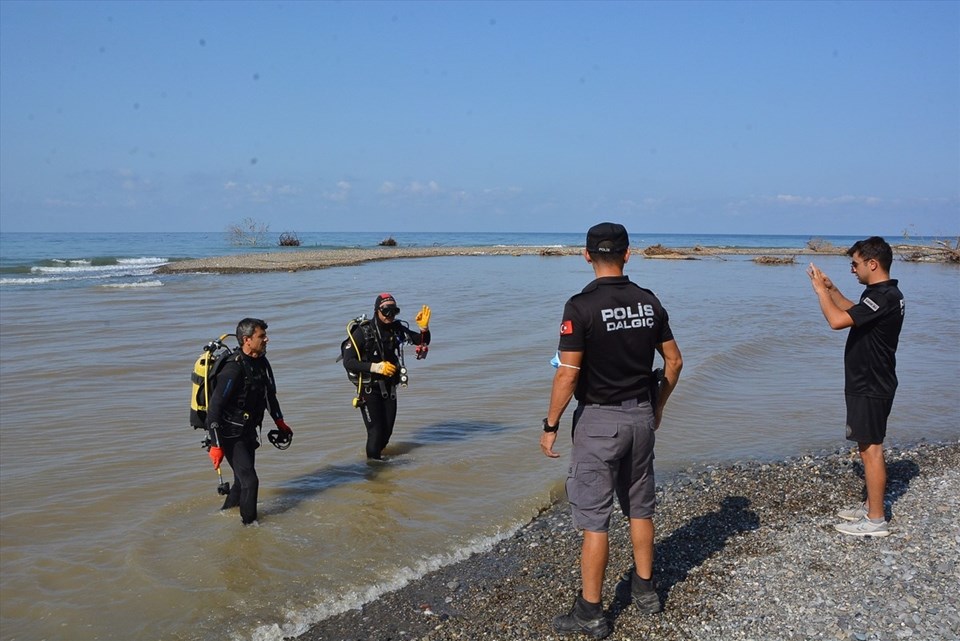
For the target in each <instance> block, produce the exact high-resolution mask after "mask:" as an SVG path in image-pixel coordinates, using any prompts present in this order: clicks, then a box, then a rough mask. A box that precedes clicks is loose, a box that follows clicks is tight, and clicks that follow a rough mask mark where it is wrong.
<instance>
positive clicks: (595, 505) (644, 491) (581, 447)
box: [566, 400, 656, 532]
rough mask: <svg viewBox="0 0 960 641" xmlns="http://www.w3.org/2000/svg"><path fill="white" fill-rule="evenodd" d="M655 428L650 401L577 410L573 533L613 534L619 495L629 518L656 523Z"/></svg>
mask: <svg viewBox="0 0 960 641" xmlns="http://www.w3.org/2000/svg"><path fill="white" fill-rule="evenodd" d="M654 425H655V420H654V416H653V408H652V407H651V406H650V403H649V402H646V401H643V402H637V401H635V400H632V401H624V402H623V403H622V404H621V405H580V406H578V407H577V409H576V411H575V412H574V414H573V451H572V452H571V454H570V469H569V471H568V473H567V483H566V489H567V500H569V501H570V506H571V508H572V512H573V524H574V527H576V528H577V529H582V530H589V531H591V532H606V531H607V530H609V529H610V516H611V514H612V513H613V495H614V493H616V495H617V498H618V499H619V501H620V509H622V510H623V513H624V515H626V516H627V517H629V518H635V519H648V518H652V517H653V513H654V508H655V505H656V499H655V496H654V492H655V487H654V475H653V446H654V444H655V442H656V436H655V434H656V432H655V431H654Z"/></svg>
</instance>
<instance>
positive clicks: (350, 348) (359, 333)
mask: <svg viewBox="0 0 960 641" xmlns="http://www.w3.org/2000/svg"><path fill="white" fill-rule="evenodd" d="M351 336H353V341H351V340H350V339H349V338H348V339H347V340H346V341H345V342H344V344H343V349H342V350H341V353H342V354H343V367H344V368H345V369H346V370H347V371H348V372H356V373H358V374H359V373H369V372H370V363H368V362H367V361H364V360H363V358H364V357H365V356H366V354H365V353H364V350H365V346H364V338H363V330H362V329H360V328H356V329H354V330H353V332H352V333H351ZM354 345H356V346H357V347H358V348H359V349H360V356H357V350H356V349H355V348H354Z"/></svg>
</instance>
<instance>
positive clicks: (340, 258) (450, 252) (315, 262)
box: [154, 245, 846, 274]
mask: <svg viewBox="0 0 960 641" xmlns="http://www.w3.org/2000/svg"><path fill="white" fill-rule="evenodd" d="M582 251H583V248H582V247H537V246H523V247H368V248H351V249H314V250H299V249H291V250H289V251H276V252H269V253H263V254H238V255H235V256H218V257H213V258H195V259H189V260H181V261H176V262H171V263H167V264H166V265H162V266H160V267H159V268H157V269H156V270H154V273H156V274H183V273H210V274H250V273H264V272H297V271H303V270H313V269H325V268H328V267H344V266H349V265H360V264H362V263H368V262H373V261H380V260H391V259H396V258H433V257H437V256H579V255H580V254H581V252H582ZM631 251H632V252H633V255H634V256H638V257H642V258H651V259H681V260H696V259H698V258H712V257H722V256H784V257H795V256H830V255H842V254H844V253H845V252H846V250H845V249H843V248H830V249H826V248H825V249H820V250H812V249H809V248H783V247H780V248H775V247H701V246H699V245H698V246H696V247H678V248H664V247H661V246H659V245H653V246H651V247H647V248H643V249H641V248H638V247H633V248H631Z"/></svg>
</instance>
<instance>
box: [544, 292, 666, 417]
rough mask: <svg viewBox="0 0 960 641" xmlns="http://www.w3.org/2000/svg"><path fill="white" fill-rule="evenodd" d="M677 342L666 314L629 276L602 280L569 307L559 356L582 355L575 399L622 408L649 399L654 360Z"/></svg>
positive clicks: (654, 296)
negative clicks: (668, 344)
mask: <svg viewBox="0 0 960 641" xmlns="http://www.w3.org/2000/svg"><path fill="white" fill-rule="evenodd" d="M671 340H673V332H671V331H670V322H669V318H668V316H667V311H666V310H665V309H664V308H663V306H662V305H661V304H660V301H659V299H657V297H656V295H654V293H653V292H651V291H650V290H649V289H644V288H642V287H640V286H639V285H637V284H635V283H632V282H630V279H629V277H627V276H610V277H604V278H598V279H596V280H594V281H593V282H592V283H590V284H589V285H587V286H586V287H585V288H584V289H583V291H582V292H580V293H579V294H576V295H575V296H573V297H572V298H570V300H568V301H567V304H566V306H565V307H564V309H563V322H562V323H561V324H560V346H559V349H560V351H561V352H583V363H582V364H581V368H580V378H579V380H578V381H577V389H576V391H575V392H574V396H575V397H576V398H577V400H578V401H579V402H581V403H619V402H621V401H625V400H628V399H631V398H640V397H641V396H642V395H644V394H645V393H646V390H647V388H648V384H649V382H650V376H651V372H652V370H653V355H654V352H655V351H656V348H657V346H658V345H660V344H661V343H665V342H667V341H671Z"/></svg>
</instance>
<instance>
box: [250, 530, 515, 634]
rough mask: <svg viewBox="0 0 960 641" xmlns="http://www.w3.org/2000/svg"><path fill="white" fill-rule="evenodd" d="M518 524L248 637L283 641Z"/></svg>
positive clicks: (490, 542)
mask: <svg viewBox="0 0 960 641" xmlns="http://www.w3.org/2000/svg"><path fill="white" fill-rule="evenodd" d="M521 527H522V525H516V526H514V527H512V528H509V529H507V530H506V531H500V532H498V533H497V534H494V535H492V536H485V537H480V538H477V539H474V540H473V541H472V542H471V543H468V544H467V545H464V546H463V547H461V548H459V549H458V550H456V551H455V552H452V553H449V554H440V555H437V556H433V557H428V558H426V559H423V560H421V561H420V562H419V563H417V564H416V565H415V566H413V567H409V568H402V569H400V570H399V571H398V572H396V573H395V574H394V575H393V577H392V578H391V579H390V580H389V581H386V582H384V583H380V584H377V585H372V586H369V587H366V588H359V589H356V590H352V591H351V592H348V593H347V594H345V595H343V596H340V597H330V598H327V599H324V600H323V601H321V602H320V603H317V604H316V605H314V606H312V607H309V608H306V609H305V610H302V611H289V612H287V613H286V615H285V618H286V622H284V623H282V624H279V623H272V624H269V625H261V626H259V627H257V628H255V629H254V631H253V634H252V635H251V636H250V641H283V640H284V639H291V638H295V637H298V636H300V635H301V634H303V633H305V632H307V631H308V630H309V629H310V626H312V625H313V624H315V623H318V622H320V621H323V620H324V619H328V618H330V617H332V616H335V615H337V614H340V613H342V612H347V611H348V610H356V609H359V608H360V607H362V606H363V605H364V604H367V603H370V602H372V601H375V600H377V599H378V598H380V597H381V596H383V595H384V594H387V593H389V592H394V591H396V590H399V589H400V588H402V587H403V586H405V585H407V584H408V583H411V582H412V581H415V580H417V579H419V578H421V577H423V576H425V575H427V574H429V573H430V572H433V571H434V570H439V569H440V568H442V567H446V566H448V565H451V564H453V563H457V562H459V561H463V560H464V559H467V558H469V557H470V556H471V555H472V554H475V553H478V552H486V551H487V550H490V549H491V548H492V547H493V546H494V545H496V544H497V543H499V542H500V541H502V540H504V539H507V538H510V537H511V536H513V535H514V533H516V531H517V530H519V529H520V528H521ZM233 639H234V640H235V641H242V640H243V639H244V637H240V636H236V635H234V636H233Z"/></svg>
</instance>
